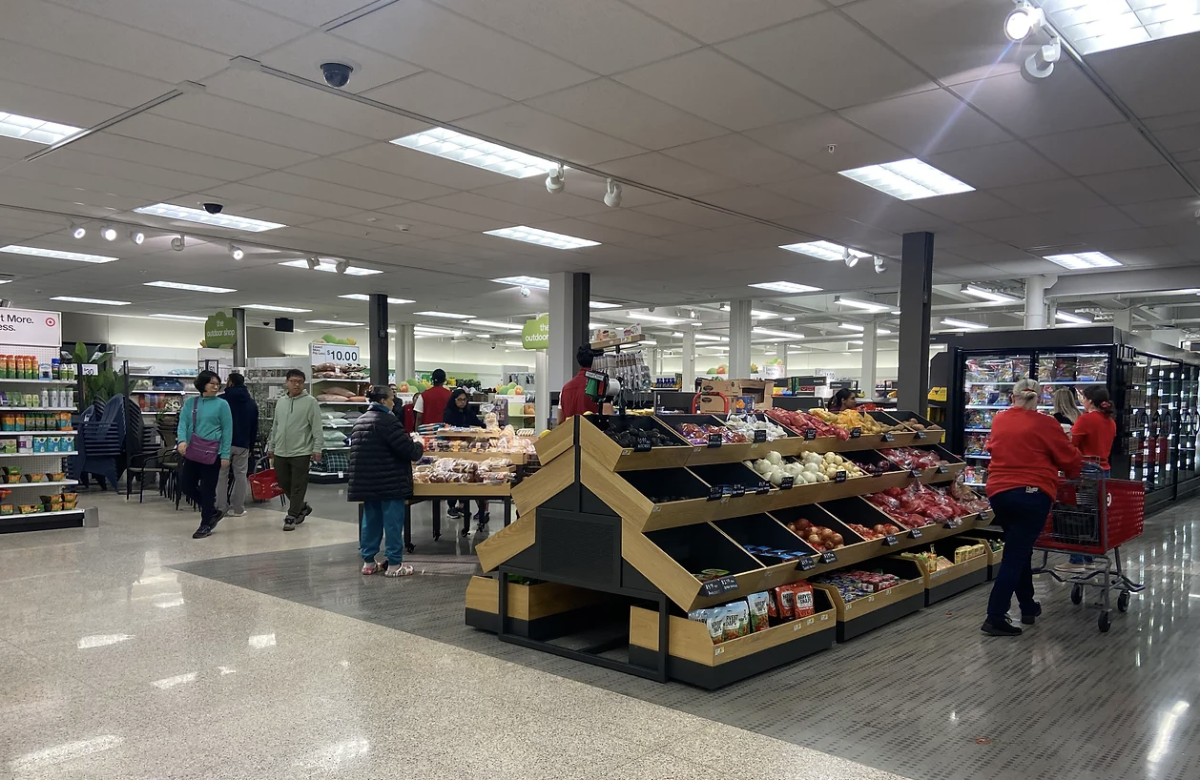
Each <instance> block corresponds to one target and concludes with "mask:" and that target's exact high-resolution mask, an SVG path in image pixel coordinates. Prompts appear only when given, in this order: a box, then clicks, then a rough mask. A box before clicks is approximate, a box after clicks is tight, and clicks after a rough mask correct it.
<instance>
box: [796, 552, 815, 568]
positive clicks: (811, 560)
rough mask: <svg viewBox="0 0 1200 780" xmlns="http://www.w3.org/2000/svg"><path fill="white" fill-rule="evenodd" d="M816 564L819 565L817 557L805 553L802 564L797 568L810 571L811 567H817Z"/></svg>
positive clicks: (801, 560)
mask: <svg viewBox="0 0 1200 780" xmlns="http://www.w3.org/2000/svg"><path fill="white" fill-rule="evenodd" d="M816 565H817V559H816V558H815V557H811V556H808V555H805V556H804V557H802V558H801V559H800V564H799V565H798V566H797V567H796V568H797V569H799V570H800V571H808V570H809V569H811V568H813V567H815V566H816Z"/></svg>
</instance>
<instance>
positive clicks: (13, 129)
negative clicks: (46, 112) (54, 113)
mask: <svg viewBox="0 0 1200 780" xmlns="http://www.w3.org/2000/svg"><path fill="white" fill-rule="evenodd" d="M82 132H83V128H80V127H71V126H70V125H60V124H57V123H55V122H47V121H46V120H45V119H33V118H32V117H27V116H21V115H20V114H6V113H4V112H3V111H0V135H3V136H8V137H9V138H20V139H21V140H22V141H33V142H34V143H36V144H46V145H47V146H49V145H50V144H56V143H58V142H59V141H61V140H63V139H64V138H70V137H71V136H73V135H75V134H76V133H82Z"/></svg>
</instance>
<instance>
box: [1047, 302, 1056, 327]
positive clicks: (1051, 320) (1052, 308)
mask: <svg viewBox="0 0 1200 780" xmlns="http://www.w3.org/2000/svg"><path fill="white" fill-rule="evenodd" d="M1046 327H1047V328H1057V327H1058V301H1056V300H1053V299H1051V300H1050V301H1049V302H1048V303H1047V304H1046Z"/></svg>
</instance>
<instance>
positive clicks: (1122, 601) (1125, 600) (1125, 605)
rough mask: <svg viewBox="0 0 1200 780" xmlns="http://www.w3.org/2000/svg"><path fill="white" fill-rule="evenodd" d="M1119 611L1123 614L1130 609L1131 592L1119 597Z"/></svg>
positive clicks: (1123, 593) (1125, 592)
mask: <svg viewBox="0 0 1200 780" xmlns="http://www.w3.org/2000/svg"><path fill="white" fill-rule="evenodd" d="M1117 609H1119V610H1121V611H1122V612H1124V611H1125V610H1127V609H1129V591H1124V592H1122V593H1121V595H1120V596H1117Z"/></svg>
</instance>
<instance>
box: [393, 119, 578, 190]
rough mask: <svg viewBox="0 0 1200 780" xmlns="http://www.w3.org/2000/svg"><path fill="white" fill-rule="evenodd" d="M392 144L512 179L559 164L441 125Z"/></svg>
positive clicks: (546, 170) (530, 174) (543, 172)
mask: <svg viewBox="0 0 1200 780" xmlns="http://www.w3.org/2000/svg"><path fill="white" fill-rule="evenodd" d="M391 143H393V144H395V145H396V146H403V147H406V148H408V149H415V150H417V151H418V152H425V153H426V154H432V155H434V156H435V157H444V158H446V159H447V160H454V161H455V162H460V163H466V164H467V165H474V166H475V167H476V168H483V169H484V170H488V171H494V172H496V173H503V174H504V175H505V176H512V177H513V178H514V179H524V178H527V177H529V176H542V175H544V174H546V173H547V172H548V171H553V170H557V169H558V163H556V162H553V161H552V160H545V159H542V158H541V157H534V156H533V155H532V154H525V153H524V152H518V151H516V150H515V149H509V148H507V147H504V146H501V145H500V144H494V143H492V142H491V141H485V140H483V139H482V138H475V137H474V136H470V135H466V134H464V133H459V132H457V131H455V130H447V129H446V128H444V127H432V128H430V129H428V130H424V131H422V132H420V133H413V134H412V135H406V136H404V137H403V138H395V139H393V140H392V141H391Z"/></svg>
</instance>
